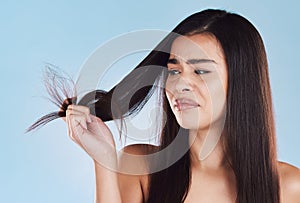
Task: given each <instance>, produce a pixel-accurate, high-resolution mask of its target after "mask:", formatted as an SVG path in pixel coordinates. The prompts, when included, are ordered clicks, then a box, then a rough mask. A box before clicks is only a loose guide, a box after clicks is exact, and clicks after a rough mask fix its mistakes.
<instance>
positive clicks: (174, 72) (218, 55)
mask: <svg viewBox="0 0 300 203" xmlns="http://www.w3.org/2000/svg"><path fill="white" fill-rule="evenodd" d="M227 78H228V76H227V67H226V62H225V58H224V55H223V52H222V48H221V45H220V44H219V43H218V41H217V40H216V39H215V37H213V36H211V35H208V34H196V35H192V36H180V37H178V38H176V39H175V40H174V42H173V44H172V47H171V51H170V58H169V61H168V77H167V81H166V95H167V98H168V101H169V104H170V106H171V108H172V111H173V113H174V114H175V117H176V119H177V122H178V123H179V125H180V126H181V127H183V128H186V129H190V130H201V129H202V130H205V129H209V127H210V126H211V124H214V123H216V124H217V123H218V121H220V120H222V118H224V115H225V107H226V105H225V104H226V93H227Z"/></svg>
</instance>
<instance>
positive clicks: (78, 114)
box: [66, 105, 117, 169]
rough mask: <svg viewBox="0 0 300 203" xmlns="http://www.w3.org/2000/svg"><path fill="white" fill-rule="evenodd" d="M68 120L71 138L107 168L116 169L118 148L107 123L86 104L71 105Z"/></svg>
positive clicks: (67, 115) (67, 114) (67, 113)
mask: <svg viewBox="0 0 300 203" xmlns="http://www.w3.org/2000/svg"><path fill="white" fill-rule="evenodd" d="M66 122H67V124H68V134H69V136H70V138H71V139H72V140H73V141H74V142H76V143H77V144H78V145H79V146H81V147H82V148H83V149H84V150H85V151H86V152H87V153H88V154H89V156H90V157H92V158H93V159H94V160H96V161H97V162H98V163H99V164H101V165H102V166H103V165H104V166H105V167H106V168H110V169H116V163H117V160H116V157H117V156H116V150H115V142H114V139H113V136H112V134H111V132H110V130H109V128H108V127H107V125H106V124H105V123H104V122H103V121H102V120H101V119H100V118H98V117H96V116H93V115H91V114H90V111H89V109H88V108H87V107H85V106H78V105H69V106H68V109H67V111H66Z"/></svg>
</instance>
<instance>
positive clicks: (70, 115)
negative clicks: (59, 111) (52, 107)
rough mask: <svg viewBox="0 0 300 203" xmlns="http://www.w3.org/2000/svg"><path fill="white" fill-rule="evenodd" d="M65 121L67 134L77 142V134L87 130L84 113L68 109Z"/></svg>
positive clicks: (79, 134)
mask: <svg viewBox="0 0 300 203" xmlns="http://www.w3.org/2000/svg"><path fill="white" fill-rule="evenodd" d="M67 123H68V132H69V136H70V137H71V139H72V140H73V141H76V142H77V143H78V144H79V142H80V140H79V139H78V138H79V136H81V135H82V134H83V133H84V131H85V130H87V120H86V116H85V115H84V114H80V113H78V112H74V111H69V110H68V111H67Z"/></svg>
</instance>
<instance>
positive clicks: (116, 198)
mask: <svg viewBox="0 0 300 203" xmlns="http://www.w3.org/2000/svg"><path fill="white" fill-rule="evenodd" d="M94 163H95V177H96V188H95V189H96V191H95V203H106V202H110V203H121V202H122V200H121V194H120V190H119V185H118V175H117V173H116V172H114V171H112V170H110V169H107V168H105V167H103V166H102V165H100V164H99V163H97V161H94Z"/></svg>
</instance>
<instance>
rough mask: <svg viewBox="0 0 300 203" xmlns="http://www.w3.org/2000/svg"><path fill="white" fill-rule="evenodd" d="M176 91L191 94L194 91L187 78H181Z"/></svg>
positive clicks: (176, 85)
mask: <svg viewBox="0 0 300 203" xmlns="http://www.w3.org/2000/svg"><path fill="white" fill-rule="evenodd" d="M175 90H176V91H177V92H178V93H183V92H189V91H192V87H191V83H190V81H189V80H188V79H187V78H185V77H182V76H181V77H179V78H178V80H177V81H176V83H175Z"/></svg>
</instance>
